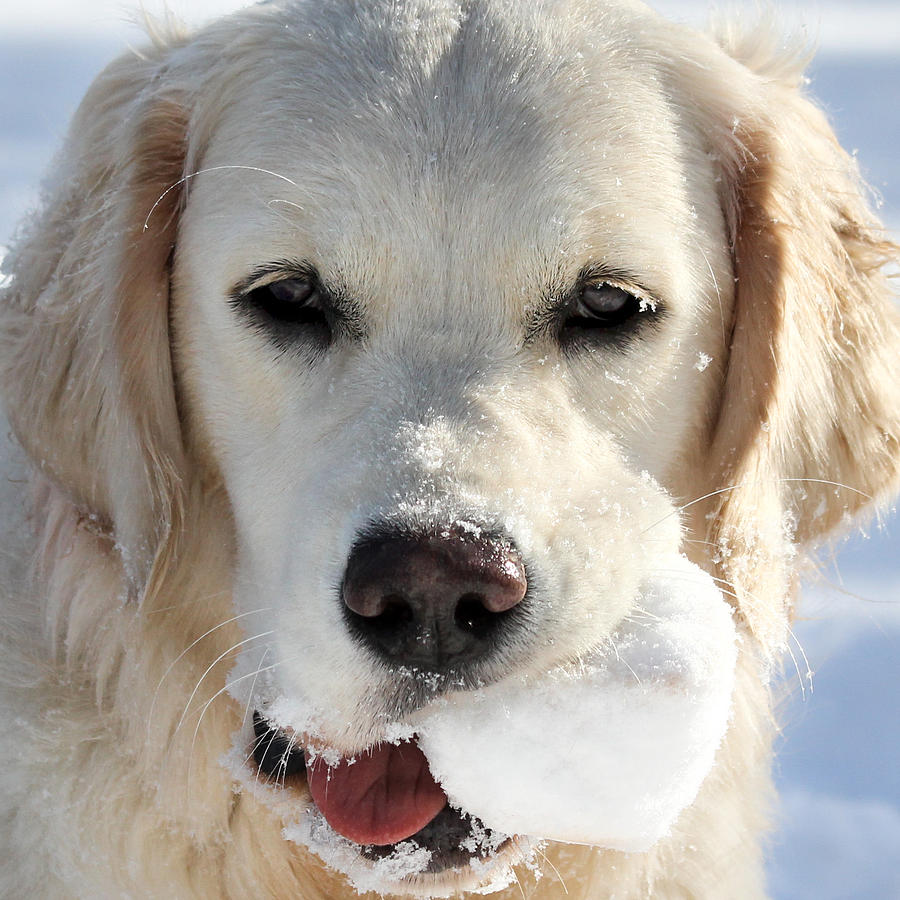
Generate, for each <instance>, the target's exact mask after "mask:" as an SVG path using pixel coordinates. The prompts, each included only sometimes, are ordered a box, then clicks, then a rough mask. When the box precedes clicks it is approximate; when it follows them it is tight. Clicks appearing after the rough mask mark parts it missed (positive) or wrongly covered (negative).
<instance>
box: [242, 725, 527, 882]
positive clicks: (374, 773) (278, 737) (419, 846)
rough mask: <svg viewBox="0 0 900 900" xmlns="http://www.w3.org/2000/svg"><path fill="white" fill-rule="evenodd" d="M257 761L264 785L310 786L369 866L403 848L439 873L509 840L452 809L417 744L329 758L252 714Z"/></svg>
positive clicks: (386, 746)
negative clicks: (419, 853) (420, 856)
mask: <svg viewBox="0 0 900 900" xmlns="http://www.w3.org/2000/svg"><path fill="white" fill-rule="evenodd" d="M253 730H254V734H255V741H254V743H253V759H254V761H255V763H256V766H257V769H258V770H259V772H260V774H261V775H262V776H264V777H265V778H266V780H268V781H271V782H274V783H277V784H282V785H285V786H298V787H299V786H301V784H302V781H304V780H305V783H306V787H307V788H308V790H309V794H310V795H311V797H312V800H313V802H314V803H315V805H316V807H317V808H318V810H319V812H320V813H321V814H322V816H323V817H324V818H325V820H326V821H327V822H328V824H329V825H330V826H331V827H332V828H333V829H334V831H336V832H337V833H338V834H340V835H342V836H343V837H345V838H347V839H348V840H350V841H352V842H353V843H355V844H357V845H358V846H359V853H360V855H361V856H362V857H363V858H365V859H368V860H371V861H378V860H381V859H386V858H388V857H390V856H391V855H392V854H395V853H396V852H397V850H398V845H401V844H402V845H403V849H404V851H405V852H406V853H409V852H410V851H418V850H425V851H428V852H427V854H425V856H427V859H428V861H427V863H426V864H425V865H424V867H423V869H422V872H423V873H426V872H427V873H430V874H438V873H440V872H444V871H446V870H449V869H456V868H461V867H464V866H468V865H471V864H472V863H473V862H475V861H484V860H486V859H488V858H489V857H491V856H493V855H494V854H496V853H497V852H498V851H499V850H501V849H502V848H503V847H504V846H505V845H506V844H507V843H508V842H509V840H510V839H509V838H507V837H506V835H501V834H497V833H495V832H492V831H491V830H490V829H488V828H485V827H484V826H483V825H482V823H481V822H480V821H479V820H478V819H476V818H474V817H473V816H470V815H469V814H467V813H463V812H461V811H460V810H457V809H455V808H453V807H452V806H451V805H450V804H449V802H448V799H447V795H446V794H445V793H444V791H443V789H442V788H441V786H440V785H439V784H438V783H437V782H436V781H435V780H434V777H433V776H432V774H431V771H430V770H429V768H428V761H427V760H426V758H425V755H424V753H422V751H421V750H420V749H419V747H418V745H417V744H416V743H415V741H414V740H407V741H402V742H400V743H397V744H390V743H381V744H376V745H375V746H373V747H371V748H369V749H367V750H366V751H364V752H363V753H360V754H358V755H357V756H355V757H351V758H347V757H336V758H335V757H332V756H331V755H330V754H329V753H328V752H327V751H326V752H323V751H322V750H320V749H318V748H315V747H309V746H306V747H305V746H304V745H303V743H302V742H301V741H300V740H298V738H297V737H296V736H295V735H293V734H289V733H288V732H286V731H284V730H281V729H279V728H278V727H276V726H274V725H272V724H271V723H270V722H268V721H267V720H266V719H265V718H264V717H263V716H262V715H261V714H260V713H258V712H254V714H253Z"/></svg>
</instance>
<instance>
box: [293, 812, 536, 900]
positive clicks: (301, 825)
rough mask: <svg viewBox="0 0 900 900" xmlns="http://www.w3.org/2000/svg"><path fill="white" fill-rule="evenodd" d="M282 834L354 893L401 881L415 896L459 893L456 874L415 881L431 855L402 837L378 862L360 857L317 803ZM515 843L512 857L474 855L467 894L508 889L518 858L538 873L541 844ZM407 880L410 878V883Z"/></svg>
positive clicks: (389, 887) (393, 887) (475, 837)
mask: <svg viewBox="0 0 900 900" xmlns="http://www.w3.org/2000/svg"><path fill="white" fill-rule="evenodd" d="M282 834H283V836H284V838H285V839H286V840H289V841H292V842H293V843H296V844H300V845H301V846H303V847H306V848H307V849H308V850H311V851H312V852H313V853H315V854H316V855H317V856H318V857H319V858H320V859H321V860H322V861H323V862H324V863H325V864H326V865H328V866H329V867H330V868H332V869H334V870H335V871H337V872H340V873H341V874H343V875H345V876H346V877H347V879H348V880H349V882H350V884H351V885H352V886H353V888H354V889H355V890H356V891H357V893H360V894H365V893H368V892H369V891H373V892H375V893H378V894H384V893H385V892H389V893H390V892H394V891H396V890H397V889H398V888H399V885H400V884H401V883H404V882H405V885H404V893H411V894H413V895H415V896H420V897H434V898H439V897H451V896H456V895H457V894H458V893H459V886H458V884H457V883H456V876H454V877H453V878H451V879H449V880H448V881H447V883H445V884H441V879H440V876H438V880H437V881H436V882H433V883H430V884H428V883H424V884H423V883H421V882H420V883H418V884H416V883H415V879H416V878H417V877H418V878H421V877H422V875H423V874H424V873H425V872H426V869H427V867H428V864H429V862H430V861H431V855H432V854H431V851H430V850H428V849H427V848H425V847H421V846H419V845H418V844H416V843H415V842H414V841H401V842H400V843H398V844H396V845H395V846H394V849H393V851H392V852H391V853H390V854H389V855H388V856H385V857H383V858H381V859H376V860H369V859H366V858H364V857H363V856H361V855H360V849H361V848H360V846H359V845H358V844H355V843H353V841H350V840H348V839H347V838H345V837H342V836H341V835H340V834H338V833H337V832H336V831H335V830H334V829H333V828H332V827H331V826H330V825H329V824H328V822H327V821H326V820H325V817H324V816H323V815H322V813H321V812H319V810H318V809H316V808H315V807H310V808H309V809H307V810H306V811H305V813H304V814H303V816H302V817H301V818H300V819H299V820H298V821H296V822H294V823H293V824H290V825H287V826H286V827H285V828H284V829H283V831H282ZM470 840H471V841H472V842H473V844H478V843H479V841H480V842H481V843H482V844H484V849H486V850H488V851H490V850H491V847H490V846H489V842H490V839H489V838H484V837H483V836H479V835H478V834H475V833H473V836H472V838H471V839H470ZM516 844H517V853H516V856H515V857H513V856H511V855H510V856H507V857H505V858H504V859H502V860H496V859H494V858H492V857H491V856H488V858H486V859H481V858H479V857H477V856H473V858H472V860H471V861H470V863H469V872H468V875H470V876H471V878H472V879H473V881H474V883H475V886H474V887H471V888H468V889H467V893H470V894H491V893H494V892H495V891H499V890H502V889H503V888H505V887H508V886H509V885H510V884H512V883H513V882H514V881H515V873H514V872H513V864H514V863H518V862H522V863H524V864H525V865H526V866H528V867H529V868H531V869H532V870H533V871H535V874H539V873H538V870H537V859H536V854H537V852H538V850H539V849H540V844H539V843H536V842H531V841H528V840H526V839H520V840H517V842H516ZM472 849H473V850H476V851H477V849H480V847H475V846H474V845H473V848H472ZM458 874H459V873H457V875H458ZM463 877H465V875H463ZM410 879H413V881H412V882H410ZM451 882H452V883H451Z"/></svg>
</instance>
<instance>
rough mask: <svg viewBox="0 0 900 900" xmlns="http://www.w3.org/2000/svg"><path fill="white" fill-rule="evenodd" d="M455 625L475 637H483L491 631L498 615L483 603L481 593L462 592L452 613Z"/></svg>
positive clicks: (497, 619)
mask: <svg viewBox="0 0 900 900" xmlns="http://www.w3.org/2000/svg"><path fill="white" fill-rule="evenodd" d="M453 618H454V620H455V622H456V627H457V628H459V629H461V630H462V631H465V632H467V633H468V634H472V635H475V636H476V637H484V636H486V635H487V634H488V633H489V632H491V631H493V630H494V628H495V626H496V625H497V624H498V622H499V618H500V616H498V614H497V613H494V612H491V611H490V610H489V609H488V608H487V606H486V605H485V597H484V596H483V595H482V594H463V595H462V597H460V598H459V602H458V603H457V604H456V609H455V611H454V613H453Z"/></svg>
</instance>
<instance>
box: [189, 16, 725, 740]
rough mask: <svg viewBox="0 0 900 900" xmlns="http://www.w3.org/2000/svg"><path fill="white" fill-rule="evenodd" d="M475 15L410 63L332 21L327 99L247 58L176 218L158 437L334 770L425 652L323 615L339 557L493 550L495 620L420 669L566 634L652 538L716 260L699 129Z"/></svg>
mask: <svg viewBox="0 0 900 900" xmlns="http://www.w3.org/2000/svg"><path fill="white" fill-rule="evenodd" d="M502 24H503V23H502V22H499V23H498V22H493V23H492V22H490V21H479V20H478V18H477V17H475V18H474V19H473V20H472V21H469V22H467V23H465V24H464V25H463V26H462V27H461V29H460V30H459V31H458V32H454V33H452V34H450V35H448V36H447V37H446V41H447V46H446V47H445V48H442V50H441V52H440V54H434V55H435V57H436V58H431V57H429V55H428V51H427V47H421V46H419V45H418V44H413V45H412V46H406V45H403V46H401V47H399V48H393V47H392V48H382V47H381V46H379V43H378V41H379V38H378V33H379V27H378V26H376V25H375V24H371V23H370V24H368V25H366V23H362V24H360V23H353V22H351V23H345V26H344V27H345V29H346V30H345V33H343V34H342V35H341V37H342V42H341V47H340V49H339V51H336V49H335V47H334V40H335V39H336V38H332V37H330V36H327V35H320V36H318V38H317V39H315V41H314V42H315V43H320V44H322V45H323V46H324V45H327V46H328V47H329V50H328V61H327V65H328V67H329V70H333V69H334V68H335V67H337V72H335V73H334V74H333V78H332V80H331V81H330V82H329V81H326V80H325V79H324V77H323V72H322V67H323V62H322V60H321V59H320V58H318V56H315V55H314V56H313V57H312V58H311V59H310V58H309V55H308V54H306V53H304V52H302V50H301V49H297V50H294V51H293V52H288V50H287V49H286V50H285V51H284V55H283V60H284V62H283V65H284V67H285V71H283V72H282V73H281V75H282V76H283V77H278V78H273V77H272V73H271V72H269V71H268V67H269V66H270V62H269V60H268V59H265V60H263V59H259V60H255V61H253V64H254V66H255V67H256V68H255V69H253V70H252V74H251V75H249V76H248V79H247V83H248V84H250V85H252V86H253V89H252V91H247V92H246V96H242V97H239V98H238V99H237V100H235V101H234V102H233V103H232V104H230V105H229V107H228V109H227V112H226V113H225V114H224V115H223V116H222V118H221V120H220V121H218V122H217V127H216V131H215V134H214V136H213V138H212V140H211V141H210V143H209V146H208V147H207V148H206V149H205V152H204V153H203V156H202V159H200V160H198V161H197V168H198V170H200V171H201V173H202V174H200V175H199V176H198V177H197V178H196V180H195V182H194V184H193V186H192V188H191V192H190V197H189V201H188V203H187V209H186V212H185V214H184V216H183V218H182V222H181V227H180V232H179V239H178V245H177V259H176V263H175V270H174V272H175V274H174V291H173V297H174V334H175V342H176V359H177V369H178V371H179V373H180V376H181V383H182V385H183V389H184V394H185V397H186V407H187V409H188V410H189V417H188V418H189V421H190V427H191V429H192V430H193V437H194V440H195V441H196V443H197V445H198V446H199V447H200V449H201V451H202V452H203V453H205V454H207V455H208V460H209V464H210V465H211V466H214V467H215V468H216V469H217V470H218V471H219V472H220V473H221V475H222V477H223V479H224V482H225V485H226V486H227V491H228V495H229V497H230V499H231V503H232V506H233V510H234V518H235V527H236V533H237V547H238V561H237V589H236V597H237V603H238V606H239V609H240V611H241V612H242V613H253V615H252V616H249V617H248V622H252V623H253V624H252V626H251V625H249V624H248V628H249V630H250V632H251V633H254V632H256V631H260V632H261V631H269V630H271V631H272V632H273V633H272V635H271V636H270V637H269V638H267V639H266V640H265V641H262V642H260V646H259V647H251V648H249V649H248V650H247V653H248V654H251V655H253V656H254V658H257V657H259V656H260V653H261V652H262V648H263V645H264V646H265V648H266V649H265V660H264V663H262V664H264V665H265V666H266V667H268V666H274V667H275V668H274V669H273V670H272V676H271V678H272V681H273V682H274V683H275V684H276V685H277V688H278V690H279V691H281V692H285V693H287V694H288V695H293V694H297V693H300V694H302V695H304V696H307V697H309V698H310V699H311V700H312V701H313V702H314V703H315V704H316V705H317V706H320V707H321V708H322V709H323V710H327V711H329V713H331V714H333V716H334V723H335V724H334V725H331V726H329V727H328V728H327V737H328V739H329V740H330V741H333V742H335V743H336V744H337V745H338V746H339V747H341V749H342V750H346V751H348V752H349V751H353V750H357V749H360V747H363V746H367V745H368V744H369V743H371V742H372V740H373V739H374V738H376V737H377V735H378V728H379V723H380V721H381V719H382V718H383V717H385V716H387V717H393V716H395V715H396V714H397V713H398V712H400V711H403V712H408V711H409V710H408V709H407V708H406V703H407V699H409V698H410V697H417V696H419V692H416V691H415V690H414V689H413V688H412V686H411V685H409V684H406V683H403V684H402V690H398V678H399V679H400V682H402V681H403V679H402V678H401V676H399V675H398V669H402V668H403V667H406V668H407V669H416V668H423V667H424V668H430V666H429V662H431V660H430V658H429V655H428V651H423V652H422V653H417V652H414V651H413V649H412V648H406V651H409V652H408V653H407V652H406V651H404V649H403V648H394V649H392V650H388V651H385V648H384V647H383V646H382V644H383V643H384V642H383V641H382V642H379V640H378V639H377V638H372V637H371V636H369V637H366V636H365V635H364V634H363V632H362V631H360V629H359V628H356V627H354V626H355V624H357V623H356V621H355V620H354V619H352V617H349V618H348V615H347V610H346V608H345V607H346V602H345V600H346V598H345V599H343V600H342V591H341V586H342V583H343V582H344V579H345V577H346V573H347V567H348V562H349V561H350V560H351V558H352V557H353V555H354V548H356V549H357V551H359V552H363V553H365V552H369V551H367V550H361V551H360V549H359V548H360V542H361V541H364V540H366V539H369V538H371V537H372V536H373V535H374V536H375V539H376V540H383V541H393V540H395V539H396V540H401V539H405V540H408V541H411V542H412V543H413V544H414V543H415V542H416V541H420V540H426V541H432V542H434V541H437V540H438V539H439V537H440V536H441V535H447V534H448V533H449V532H453V534H452V535H451V536H450V537H445V538H444V539H445V540H446V541H448V542H454V541H459V540H460V531H461V530H462V531H463V532H465V530H466V529H470V536H472V534H474V533H475V532H476V531H477V532H479V533H483V534H484V535H486V536H487V537H485V539H484V540H485V541H488V542H499V543H501V544H504V545H508V546H509V547H511V548H514V550H512V551H511V552H514V553H515V555H516V557H517V560H518V564H519V565H521V566H522V567H523V568H524V572H525V573H527V574H526V576H525V577H526V578H527V591H526V593H525V595H524V598H523V599H522V601H521V604H517V608H516V610H515V612H513V610H508V611H507V610H504V611H503V612H509V615H508V616H507V618H508V622H507V623H504V625H503V626H502V627H499V625H498V627H497V628H496V629H495V628H494V627H493V625H491V626H485V627H486V628H489V630H490V631H491V640H490V642H489V643H490V647H487V646H485V648H483V649H484V652H483V653H482V652H481V651H480V650H477V651H476V649H475V648H472V647H468V644H467V643H466V642H461V644H460V647H459V648H458V649H459V650H460V652H461V653H462V655H463V656H464V657H471V658H469V659H465V660H463V659H462V658H461V659H460V662H459V665H457V664H456V660H455V659H453V658H452V652H450V654H449V656H447V657H446V658H445V657H444V656H442V655H441V653H440V652H439V651H437V650H435V653H436V654H437V655H436V656H435V658H434V660H433V664H434V668H435V669H442V668H447V669H451V670H453V671H454V672H455V673H456V674H458V675H460V676H461V677H462V678H463V679H464V680H466V681H468V680H469V679H470V678H471V680H472V681H475V680H490V679H494V678H500V677H503V676H504V675H505V674H508V673H510V672H513V671H518V670H522V669H532V670H544V669H546V668H547V667H548V666H551V665H552V664H554V663H556V662H559V661H562V660H567V659H570V658H572V657H574V656H575V655H577V654H579V653H581V652H583V651H585V650H586V649H589V648H591V647H594V646H596V645H597V644H598V642H600V641H602V640H603V639H604V638H605V637H606V636H607V635H608V634H609V633H610V630H611V629H612V628H613V627H614V626H615V625H616V624H617V623H618V622H619V621H620V620H621V618H622V617H623V616H624V615H625V614H627V613H628V612H629V610H630V608H631V605H632V603H633V600H634V596H635V592H636V589H637V586H638V584H639V582H640V581H641V579H642V578H643V577H645V576H646V575H647V574H648V573H650V572H652V570H653V566H654V559H658V558H659V557H661V556H663V555H665V552H667V551H668V552H671V551H674V550H676V549H677V548H678V546H679V519H678V515H677V513H676V511H675V509H674V503H675V502H677V499H680V498H685V499H690V498H689V497H688V496H687V494H688V492H689V491H690V490H691V488H692V485H691V484H690V483H689V482H688V481H687V480H686V477H685V474H684V472H685V467H686V458H687V457H689V456H690V454H691V452H692V451H693V448H694V446H695V442H696V441H697V438H698V435H699V433H700V432H701V431H702V429H703V428H704V422H705V420H706V418H707V411H708V408H709V406H710V405H711V403H712V395H713V392H714V389H715V385H716V381H717V379H716V375H715V372H716V371H717V370H718V369H719V367H720V361H721V360H722V357H723V350H724V348H723V340H724V332H725V324H724V323H725V321H726V317H727V315H728V311H729V307H730V303H731V282H732V279H731V275H730V271H731V270H730V259H729V255H728V249H727V242H726V239H725V226H724V222H723V215H722V212H721V208H720V204H719V202H718V199H717V195H716V186H715V177H714V172H713V164H712V162H711V161H710V160H709V159H707V158H706V156H704V155H702V154H700V153H699V152H692V153H690V154H688V153H686V148H693V147H694V146H699V145H700V140H701V139H700V136H699V135H697V134H692V133H690V132H688V131H686V130H684V129H683V128H682V127H681V126H680V125H679V123H676V122H675V121H674V120H673V116H672V115H671V113H670V112H669V110H668V109H667V106H666V103H665V100H664V97H663V95H662V93H661V92H660V91H659V90H658V89H654V88H653V87H652V86H648V85H652V80H653V77H652V70H651V68H650V66H648V65H647V64H644V63H642V61H641V59H640V54H637V53H630V52H624V53H623V54H621V55H617V56H603V55H601V56H600V57H599V58H598V59H596V60H595V61H594V62H593V64H592V65H591V66H590V67H589V68H588V67H584V66H583V64H582V63H581V61H580V59H578V58H577V57H578V54H579V52H580V51H582V50H584V49H585V47H584V45H583V44H581V42H580V41H578V40H576V41H572V40H571V39H570V41H569V45H568V46H565V45H564V46H560V45H559V44H557V43H555V42H554V41H553V40H550V39H547V38H546V37H544V36H542V35H539V34H537V33H536V34H535V42H536V46H535V48H534V50H533V52H532V53H531V54H530V55H529V56H527V57H525V58H512V59H510V58H509V50H510V48H509V46H508V43H507V41H506V40H505V39H503V38H502V34H501V40H497V30H498V29H499V28H500V27H501V26H502ZM432 27H434V25H433V24H432ZM439 36H440V35H439ZM326 38H327V39H326ZM310 40H314V39H310ZM335 53H337V54H338V61H337V63H335V58H334V54H335ZM461 60H464V63H461ZM372 67H375V69H377V71H379V72H381V73H382V76H381V77H379V79H378V80H377V81H376V82H374V83H372V82H371V80H370V79H366V78H365V74H366V72H368V71H370V70H371V68H372ZM286 72H289V73H290V74H289V76H288V75H287V74H286ZM497 85H501V87H499V88H498V87H497ZM620 97H629V98H631V101H630V102H628V103H622V102H620V101H619V100H618V99H616V98H620ZM610 98H612V99H610ZM634 98H640V100H639V102H635V100H634ZM647 147H650V148H652V152H650V153H648V152H646V148H647ZM376 148H377V149H376ZM230 166H240V168H236V169H231V168H229V167H230ZM707 364H708V365H709V368H708V369H707ZM463 536H464V535H463ZM473 539H474V538H473ZM482 543H483V542H482ZM472 552H473V553H483V552H485V550H484V547H483V546H480V549H476V550H472ZM421 565H423V566H430V565H431V564H430V563H427V562H424V561H423V562H422V563H421ZM485 577H487V578H488V580H491V577H492V576H491V575H490V574H489V575H488V576H485ZM385 590H386V591H387V588H386V589H385ZM462 593H465V592H464V591H461V594H462ZM256 611H258V612H256ZM369 618H371V619H377V618H378V617H377V616H370V617H369ZM420 624H421V623H420ZM411 627H413V628H415V626H411ZM424 627H427V626H424ZM363 631H365V629H363ZM370 638H371V639H370ZM420 638H421V635H420ZM448 639H450V638H449V637H448ZM462 643H466V649H465V650H463V649H462ZM470 651H471V652H470ZM385 656H387V657H389V659H388V660H387V661H388V663H389V665H385ZM335 671H340V672H342V673H343V676H342V677H341V678H335V677H334V673H335Z"/></svg>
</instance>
